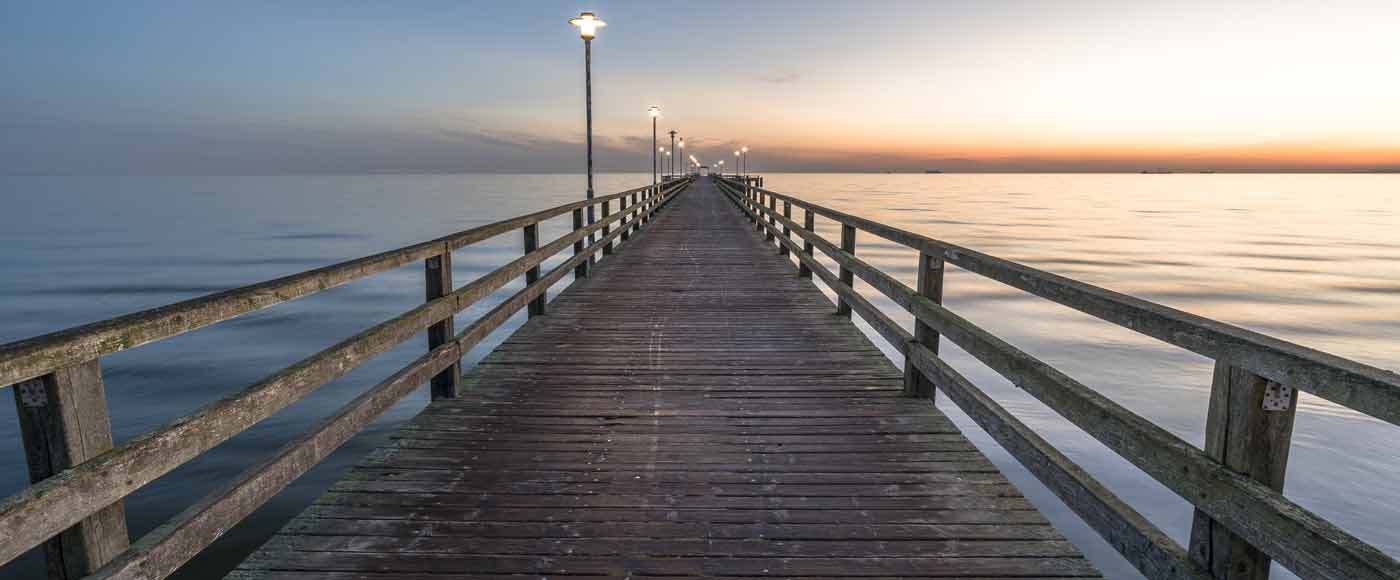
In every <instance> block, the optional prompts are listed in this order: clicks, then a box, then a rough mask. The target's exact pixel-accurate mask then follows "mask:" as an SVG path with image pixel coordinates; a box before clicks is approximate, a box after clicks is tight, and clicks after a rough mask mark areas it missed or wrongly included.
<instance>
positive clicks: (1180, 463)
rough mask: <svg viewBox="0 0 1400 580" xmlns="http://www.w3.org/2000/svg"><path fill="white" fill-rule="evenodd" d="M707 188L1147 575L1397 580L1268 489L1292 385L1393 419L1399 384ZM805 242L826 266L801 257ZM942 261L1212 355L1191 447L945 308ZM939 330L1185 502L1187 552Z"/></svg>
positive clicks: (1240, 332)
mask: <svg viewBox="0 0 1400 580" xmlns="http://www.w3.org/2000/svg"><path fill="white" fill-rule="evenodd" d="M719 183H720V185H721V189H722V190H723V192H724V194H725V195H727V196H728V197H729V198H730V199H731V201H733V202H734V203H735V205H736V206H738V208H739V209H740V210H742V211H743V212H744V214H745V215H746V216H747V217H748V218H749V220H750V221H752V222H754V223H755V225H756V227H757V228H758V229H760V230H763V231H764V232H765V238H766V239H768V240H773V241H775V242H776V243H777V245H778V249H779V252H781V253H782V254H784V255H789V254H790V255H793V256H795V257H796V258H797V259H798V272H797V275H798V276H801V277H804V278H810V277H811V276H812V274H813V273H815V274H816V275H817V276H818V277H819V278H821V279H822V280H823V281H824V282H825V283H826V285H827V286H828V287H830V288H831V290H832V291H833V292H835V293H836V295H837V306H836V313H837V314H839V315H843V316H847V317H849V316H850V315H851V312H852V311H855V312H856V313H858V314H859V315H860V316H861V317H862V318H863V319H864V320H865V321H866V322H867V323H869V324H870V326H871V327H872V328H873V329H874V330H875V331H876V332H878V333H879V334H880V335H881V336H882V337H883V338H884V339H885V340H886V341H888V342H889V343H890V344H891V345H892V346H893V347H894V348H895V349H896V350H898V351H899V352H900V353H901V354H903V355H904V357H905V390H906V394H907V395H909V396H916V397H928V398H932V397H933V396H934V394H935V390H937V391H942V392H943V393H944V395H945V396H947V397H948V398H949V399H951V400H952V401H953V402H954V403H955V404H956V405H957V406H958V407H959V408H961V409H962V410H963V411H964V412H965V413H967V414H968V415H969V416H970V417H971V418H972V419H973V420H974V421H975V422H976V423H977V424H978V425H979V426H981V427H982V428H983V429H984V430H986V431H987V433H988V434H990V435H991V436H992V438H993V439H995V440H996V441H997V442H998V443H999V444H1000V445H1001V446H1002V447H1004V448H1005V449H1006V450H1007V451H1008V452H1009V453H1010V454H1011V455H1012V456H1013V457H1015V458H1016V459H1017V460H1018V461H1019V462H1020V463H1021V464H1022V465H1024V466H1025V467H1026V468H1027V469H1028V470H1029V471H1030V472H1031V473H1033V474H1034V475H1035V476H1036V477H1037V478H1038V479H1039V480H1040V481H1041V482H1042V483H1043V484H1045V486H1046V487H1048V488H1049V489H1050V490H1051V491H1052V492H1054V493H1055V494H1056V495H1057V496H1058V497H1059V498H1060V499H1061V500H1063V501H1064V503H1065V504H1066V505H1067V506H1069V507H1070V509H1072V510H1073V511H1074V512H1075V513H1076V514H1078V515H1079V517H1080V518H1082V519H1083V520H1084V521H1085V522H1086V523H1087V524H1088V525H1089V526H1090V527H1092V528H1093V529H1094V530H1095V531H1096V532H1098V533H1099V535H1101V536H1102V537H1103V538H1104V539H1105V540H1107V541H1108V543H1109V544H1110V545H1112V546H1113V547H1114V548H1115V549H1116V550H1118V552H1119V553H1121V554H1122V555H1123V556H1124V558H1126V559H1127V560H1128V562H1130V563H1131V564H1132V565H1133V566H1135V567H1136V568H1137V569H1138V570H1140V571H1141V572H1142V573H1143V574H1144V575H1145V576H1146V577H1148V578H1152V579H1165V578H1192V579H1206V578H1217V579H1224V578H1229V579H1232V580H1237V579H1238V580H1263V579H1266V578H1268V575H1269V562H1270V559H1273V560H1276V561H1278V562H1279V563H1281V564H1283V565H1284V566H1285V567H1287V568H1289V569H1290V570H1292V571H1293V572H1295V573H1297V574H1298V575H1299V576H1301V577H1303V578H1308V579H1313V578H1325V579H1334V580H1343V579H1362V578H1365V579H1380V578H1387V579H1396V578H1400V563H1397V562H1396V560H1395V559H1393V558H1391V557H1390V556H1388V555H1386V554H1385V553H1383V552H1381V551H1380V550H1378V549H1376V548H1375V547H1373V546H1371V545H1369V544H1366V543H1365V542H1363V541H1361V540H1360V539H1358V538H1356V537H1354V536H1352V535H1351V534H1348V533H1347V532H1346V531H1344V530H1342V529H1340V528H1338V527H1337V526H1335V525H1333V524H1332V523H1331V522H1329V521H1327V520H1325V519H1323V518H1321V517H1319V516H1317V515H1316V514H1313V513H1312V512H1310V511H1308V510H1306V509H1304V508H1302V507H1300V506H1298V505H1297V504H1295V503H1293V502H1292V501H1290V500H1289V499H1288V498H1286V497H1284V495H1283V494H1282V493H1281V490H1282V489H1283V478H1284V472H1285V466H1286V462H1287V459H1288V449H1289V441H1290V438H1291V435H1292V431H1293V417H1294V414H1295V412H1296V410H1297V404H1298V401H1297V399H1298V397H1296V396H1294V390H1295V389H1297V390H1302V391H1306V392H1309V393H1313V394H1315V395H1317V396H1320V397H1322V398H1324V399H1327V400H1329V401H1333V402H1335V403H1338V404H1340V405H1343V406H1346V407H1349V408H1351V409H1354V410H1356V411H1360V412H1362V413H1366V414H1368V415H1371V416H1373V417H1376V418H1378V419H1381V420H1384V421H1387V422H1390V423H1392V424H1400V375H1397V374H1395V373H1392V372H1388V371H1385V370H1382V369H1379V368H1375V367H1371V366H1367V365H1364V364H1361V363H1358V362H1354V361H1351V360H1347V359H1344V358H1341V357H1337V356H1334V355H1330V354H1327V353H1324V352H1320V351H1317V350H1313V349H1310V348H1306V347H1303V346H1299V345H1297V344H1293V343H1290V342H1286V341H1283V340H1280V339H1277V338H1273V337H1270V336H1266V335H1263V334H1260V333H1256V332H1252V331H1249V330H1245V329H1243V328H1239V327H1236V326H1232V325H1229V324H1225V323H1223V322H1219V321H1215V320H1210V319H1207V318H1203V317H1200V316H1196V315H1193V314H1189V313H1186V312H1182V311H1179V310H1175V309H1172V308H1168V307H1166V306H1162V305H1160V304H1155V303H1152V302H1148V301H1146V300H1141V299H1138V298H1134V297H1132V296H1127V295H1124V294H1120V293H1117V292H1113V291H1111V290H1107V289H1104V288H1100V287H1097V286H1093V285H1090V284H1085V283H1082V282H1078V281H1075V280H1071V279H1068V278H1065V277H1062V276H1057V275H1055V274H1051V273H1049V272H1045V271H1041V270H1037V269H1035V268H1031V267H1028V266H1025V265H1022V264H1018V263H1015V262H1011V261H1009V260H1004V259H1001V258H997V257H994V256H989V255H986V254H983V253H980V252H976V251H973V250H970V249H967V248H963V247H960V246H957V245H954V244H950V243H947V242H944V241H940V240H936V239H933V238H930V237H927V236H923V235H920V234H917V233H914V232H910V231H907V230H903V229H899V228H894V227H890V226H887V225H884V224H881V223H878V222H874V221H871V220H868V219H865V218H861V217H857V216H854V215H851V214H848V213H845V212H841V211H837V210H834V209H831V208H827V207H823V206H820V205H816V204H813V203H810V202H807V201H804V200H801V199H798V198H796V197H792V196H789V195H784V194H781V193H777V192H773V191H769V190H767V189H763V188H762V187H760V185H761V183H759V182H757V181H756V180H754V179H753V178H751V177H736V178H729V177H726V178H721V179H720V181H719ZM778 201H782V205H783V207H782V210H781V211H779V210H778V207H777V202H778ZM793 206H797V207H798V208H799V209H802V210H803V212H804V215H803V220H802V223H798V222H796V221H794V220H793V219H792V208H793ZM818 215H820V216H822V217H824V218H828V219H831V220H833V221H835V222H836V223H838V224H840V226H841V242H840V245H839V246H838V245H837V244H834V243H832V242H830V241H828V240H826V239H825V238H823V237H821V236H820V235H818V234H817V233H816V231H815V228H814V225H815V217H816V216H818ZM858 231H859V232H866V233H869V234H873V235H875V236H878V237H880V238H883V239H886V240H889V241H891V242H894V243H896V244H900V245H903V246H905V247H908V248H911V249H913V250H916V251H918V252H919V258H918V259H919V264H918V280H917V284H916V285H917V288H910V287H908V286H906V285H904V284H903V283H901V282H900V281H899V280H897V279H896V278H894V277H893V276H890V275H889V274H886V273H884V272H881V271H880V270H878V269H876V268H875V267H873V266H871V265H870V264H868V263H866V262H865V261H863V260H861V259H859V258H857V257H856V234H857V232H858ZM794 234H796V237H797V238H800V240H801V245H799V244H798V242H797V241H795V240H794V239H793V235H794ZM814 248H815V249H820V250H821V252H822V253H824V254H826V255H827V256H829V257H830V258H831V259H832V260H833V261H835V262H836V263H837V264H838V266H839V272H837V273H832V272H831V271H830V270H829V269H828V268H827V267H826V266H824V265H823V264H822V263H821V262H819V261H818V260H816V257H815V256H814V254H813V250H814ZM946 264H954V265H957V266H959V267H961V268H964V269H966V270H968V271H971V272H973V273H976V274H980V275H982V276H985V277H987V278H990V279H992V280H996V281H998V282H1001V283H1003V284H1006V285H1008V286H1011V287H1013V288H1017V289H1020V290H1023V291H1025V292H1029V293H1031V294H1034V295H1037V296H1040V297H1042V298H1046V299H1048V300H1051V301H1054V302H1056V303H1059V304H1062V305H1065V306H1068V307H1070V308H1074V309H1076V310H1079V311H1081V312H1084V313H1087V314H1090V315H1092V316H1095V317H1098V318H1100V319H1103V320H1105V321H1108V322H1111V323H1114V324H1117V325H1119V326H1122V327H1124V328H1127V329H1129V330H1133V331H1135V332H1138V333H1141V334H1144V335H1146V336H1150V337H1153V338H1156V339H1158V340H1161V341H1164V342H1166V343H1168V344H1172V345H1175V346H1178V347H1181V348H1184V349H1187V350H1190V351H1192V352H1195V353H1198V354H1201V355H1203V356H1206V357H1209V358H1212V359H1214V360H1215V377H1214V379H1213V381H1212V386H1211V398H1210V406H1209V411H1208V414H1207V419H1206V448H1205V449H1204V450H1202V449H1199V448H1197V447H1195V446H1194V445H1191V444H1190V443H1188V442H1186V441H1184V440H1182V439H1181V438H1179V437H1177V436H1175V435H1173V434H1171V433H1170V432H1168V431H1167V430H1166V429H1163V428H1162V427H1159V426H1157V425H1155V424H1153V423H1151V422H1150V421H1148V420H1147V419H1145V418H1143V417H1141V416H1140V415H1137V414H1135V413H1133V412H1132V411H1130V410H1128V409H1127V408H1125V407H1122V406H1120V405H1118V404H1117V403H1114V402H1113V401H1111V400H1109V399H1108V398H1106V397H1104V396H1103V395H1100V394H1099V393H1097V392H1096V391H1094V390H1093V389H1090V388H1089V387H1087V386H1085V385H1084V384H1082V383H1080V382H1078V381H1076V380H1074V379H1073V378H1071V377H1069V376H1067V375H1065V374H1064V373H1062V372H1060V371H1058V370H1056V369H1055V368H1053V367H1051V366H1050V365H1048V364H1046V363H1044V362H1042V361H1040V360H1038V359H1036V358H1035V357H1033V356H1031V355H1030V354H1028V353H1026V352H1024V351H1022V350H1020V349H1017V348H1016V347H1015V346H1012V345H1011V344H1009V343H1007V342H1005V341H1003V340H1001V339H1000V338H998V337H996V336H994V335H992V334H991V333H989V332H987V331H986V330H983V329H982V328H979V327H977V326H976V325H974V324H972V323H971V322H969V321H967V320H965V319H963V318H961V317H959V316H958V315H957V314H954V313H953V312H951V311H949V310H948V309H946V308H944V307H943V306H942V295H943V269H944V266H945V265H946ZM857 276H859V277H860V279H861V280H863V281H865V282H866V283H868V284H870V285H871V286H872V287H873V288H875V289H876V290H878V291H879V292H881V293H882V294H884V295H885V296H887V297H889V298H890V299H891V300H892V301H894V303H895V304H897V305H899V306H900V307H901V308H903V309H904V310H906V311H908V312H909V313H911V314H912V315H913V316H914V319H915V331H914V332H913V333H910V332H909V331H907V330H905V329H904V328H902V327H901V326H900V325H899V324H898V323H896V322H894V321H893V320H892V319H890V318H889V317H888V316H886V315H885V314H884V313H883V312H881V311H880V310H879V309H878V308H876V307H875V306H874V305H873V304H871V303H870V302H869V301H867V300H866V299H865V298H864V297H862V296H861V295H860V294H859V293H858V292H857V291H856V290H855V289H854V288H853V286H852V284H853V283H854V281H855V277H857ZM940 337H944V338H947V339H948V340H950V341H951V342H952V343H954V344H956V345H958V346H959V347H961V348H962V349H963V350H965V351H966V352H967V353H969V354H971V355H972V356H973V357H975V358H976V359H977V360H979V361H981V362H982V363H983V364H985V365H987V366H988V367H990V368H991V369H993V370H995V371H997V372H998V373H999V374H1001V375H1002V376H1004V377H1005V378H1006V379H1008V380H1009V381H1010V382H1011V383H1012V384H1014V385H1016V386H1017V387H1019V388H1021V389H1023V390H1025V391H1026V392H1028V393H1030V394H1031V395H1033V396H1034V397H1036V398H1037V399H1039V400H1040V401H1041V402H1043V403H1045V404H1046V405H1047V406H1048V407H1050V408H1051V409H1052V410H1054V411H1055V412H1056V413H1058V414H1060V415H1061V416H1062V417H1064V418H1065V419H1068V420H1069V421H1070V422H1071V423H1073V424H1074V425H1075V426H1077V427H1078V428H1079V429H1082V430H1083V431H1084V432H1085V433H1088V434H1089V435H1091V436H1093V437H1094V438H1095V439H1097V440H1098V441H1099V442H1101V443H1103V444H1104V445H1105V446H1107V447H1108V448H1109V449H1111V450H1113V451H1114V452H1115V453H1117V454H1118V455H1120V456H1121V457H1123V458H1124V459H1127V460H1128V461H1130V462H1131V463H1132V464H1133V465H1135V466H1137V467H1138V468H1139V469H1141V470H1142V471H1144V472H1145V473H1147V474H1148V475H1149V476H1151V477H1152V478H1154V479H1156V480H1157V481H1158V482H1160V483H1162V484H1163V485H1165V486H1166V487H1167V488H1168V489H1171V490H1172V491H1173V492H1175V493H1176V494H1178V495H1180V496H1181V497H1182V498H1184V499H1186V500H1187V501H1189V502H1190V503H1191V504H1192V505H1193V506H1194V507H1195V510H1196V511H1195V519H1194V521H1193V525H1192V529H1191V536H1190V542H1189V549H1188V548H1186V547H1182V546H1181V545H1180V544H1178V543H1176V542H1175V541H1174V540H1172V539H1171V538H1170V537H1169V536H1167V535H1166V534H1165V533H1163V532H1162V531H1161V530H1160V529H1158V528H1157V527H1156V526H1154V525H1153V524H1152V523H1151V522H1149V521H1148V520H1147V519H1146V518H1145V517H1143V516H1142V515H1141V514H1139V513H1138V512H1137V511H1136V510H1134V509H1133V508H1132V507H1131V506H1129V505H1127V503H1125V502H1124V501H1122V500H1121V499H1119V498H1118V497H1117V496H1116V495H1114V494H1113V493H1112V492H1111V491H1109V490H1108V489H1107V488H1106V487H1104V486H1103V485H1102V484H1100V483H1099V482H1098V481H1097V480H1095V479H1094V478H1093V477H1092V476H1090V475H1089V473H1088V472H1086V471H1085V470H1084V469H1082V468H1081V467H1079V466H1078V465H1076V464H1075V463H1074V462H1073V461H1071V460H1070V459H1069V458H1068V457H1066V456H1065V455H1064V454H1062V453H1060V452H1059V451H1058V450H1056V449H1055V448H1054V447H1053V446H1052V445H1050V443H1049V442H1047V441H1046V440H1045V439H1044V438H1042V437H1041V436H1039V435H1038V434H1036V433H1035V432H1034V431H1032V430H1031V429H1030V428H1029V427H1028V426H1027V425H1026V424H1024V423H1022V422H1021V421H1020V420H1018V419H1017V418H1016V417H1015V416H1013V415H1012V414H1011V413H1009V412H1008V411H1007V410H1006V409H1005V408H1003V407H1002V406H1001V405H999V404H998V403H997V402H996V401H995V400H993V399H992V398H991V397H989V396H987V395H986V394H985V393H983V392H982V391H981V390H979V389H978V388H977V387H976V386H974V385H973V384H972V383H971V382H969V381H968V380H967V379H966V378H964V377H963V376H962V375H961V374H959V373H958V372H957V371H956V370H954V369H953V368H952V367H950V366H948V365H947V364H946V363H944V362H943V360H942V359H941V358H939V356H938V342H939V338H940ZM935 387H936V389H935Z"/></svg>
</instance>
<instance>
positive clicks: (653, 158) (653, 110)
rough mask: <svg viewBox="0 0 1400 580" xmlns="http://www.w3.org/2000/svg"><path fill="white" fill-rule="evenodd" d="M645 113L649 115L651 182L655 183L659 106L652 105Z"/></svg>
mask: <svg viewBox="0 0 1400 580" xmlns="http://www.w3.org/2000/svg"><path fill="white" fill-rule="evenodd" d="M647 114H649V115H651V147H652V149H653V151H652V152H651V184H652V185H653V186H655V185H656V151H655V149H656V118H657V117H660V116H661V107H658V106H656V105H652V106H651V108H650V109H647Z"/></svg>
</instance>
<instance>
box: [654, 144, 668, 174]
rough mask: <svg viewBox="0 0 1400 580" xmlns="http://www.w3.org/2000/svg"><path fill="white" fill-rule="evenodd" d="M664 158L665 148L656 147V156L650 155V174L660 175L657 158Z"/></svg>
mask: <svg viewBox="0 0 1400 580" xmlns="http://www.w3.org/2000/svg"><path fill="white" fill-rule="evenodd" d="M665 156H666V148H665V147H657V148H656V155H652V156H651V172H652V174H656V173H660V172H661V161H660V160H659V158H661V157H665Z"/></svg>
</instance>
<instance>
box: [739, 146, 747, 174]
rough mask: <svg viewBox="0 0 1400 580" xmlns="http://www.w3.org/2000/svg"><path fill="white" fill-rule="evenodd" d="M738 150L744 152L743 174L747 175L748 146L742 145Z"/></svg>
mask: <svg viewBox="0 0 1400 580" xmlns="http://www.w3.org/2000/svg"><path fill="white" fill-rule="evenodd" d="M739 150H740V151H743V152H744V175H748V174H749V148H748V146H744V147H740V148H739Z"/></svg>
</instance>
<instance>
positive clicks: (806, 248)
mask: <svg viewBox="0 0 1400 580" xmlns="http://www.w3.org/2000/svg"><path fill="white" fill-rule="evenodd" d="M802 211H803V214H804V215H803V216H802V229H804V230H807V233H809V234H811V233H816V231H817V227H816V226H817V216H816V214H814V213H812V210H811V209H810V208H803V210H802ZM802 253H804V254H807V255H808V256H811V255H812V242H809V241H807V240H805V239H804V240H802ZM797 277H798V278H811V277H812V269H811V268H808V267H807V263H806V262H803V261H802V260H798V261H797Z"/></svg>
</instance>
